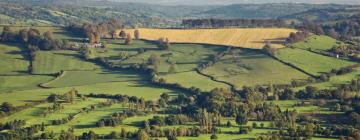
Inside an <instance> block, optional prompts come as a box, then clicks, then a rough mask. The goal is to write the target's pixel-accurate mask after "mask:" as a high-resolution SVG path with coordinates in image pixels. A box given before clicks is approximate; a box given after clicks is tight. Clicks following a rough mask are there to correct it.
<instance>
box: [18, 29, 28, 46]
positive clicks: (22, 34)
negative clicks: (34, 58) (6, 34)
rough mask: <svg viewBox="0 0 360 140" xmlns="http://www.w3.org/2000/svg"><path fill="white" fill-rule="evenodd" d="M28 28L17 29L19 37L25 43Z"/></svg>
mask: <svg viewBox="0 0 360 140" xmlns="http://www.w3.org/2000/svg"><path fill="white" fill-rule="evenodd" d="M27 32H28V30H27V29H21V30H20V31H19V39H20V41H21V42H23V43H25V42H27V40H28V33H27Z"/></svg>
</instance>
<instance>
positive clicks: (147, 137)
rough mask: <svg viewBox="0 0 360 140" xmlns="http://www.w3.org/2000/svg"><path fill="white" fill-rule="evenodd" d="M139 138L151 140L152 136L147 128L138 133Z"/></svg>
mask: <svg viewBox="0 0 360 140" xmlns="http://www.w3.org/2000/svg"><path fill="white" fill-rule="evenodd" d="M137 140H150V136H149V134H148V133H147V132H146V131H145V130H143V129H141V130H139V131H138V133H137Z"/></svg>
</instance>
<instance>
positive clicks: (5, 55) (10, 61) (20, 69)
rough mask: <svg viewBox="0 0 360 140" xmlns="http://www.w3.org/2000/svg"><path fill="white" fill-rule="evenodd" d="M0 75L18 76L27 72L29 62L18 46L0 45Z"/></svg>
mask: <svg viewBox="0 0 360 140" xmlns="http://www.w3.org/2000/svg"><path fill="white" fill-rule="evenodd" d="M0 59H1V61H0V67H1V68H0V75H18V74H25V73H27V72H28V67H29V65H30V62H29V60H28V57H27V56H26V55H24V52H23V50H22V49H21V47H20V45H19V44H4V43H0Z"/></svg>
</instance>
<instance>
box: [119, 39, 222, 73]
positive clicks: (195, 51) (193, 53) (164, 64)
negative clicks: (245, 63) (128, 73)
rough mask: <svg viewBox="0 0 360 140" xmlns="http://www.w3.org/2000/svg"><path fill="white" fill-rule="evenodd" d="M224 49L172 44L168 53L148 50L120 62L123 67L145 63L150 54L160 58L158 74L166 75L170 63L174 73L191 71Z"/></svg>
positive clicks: (209, 46) (210, 46)
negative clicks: (172, 65) (174, 67)
mask: <svg viewBox="0 0 360 140" xmlns="http://www.w3.org/2000/svg"><path fill="white" fill-rule="evenodd" d="M224 49H225V48H223V47H218V46H212V45H196V44H172V45H171V47H170V50H169V51H165V50H149V51H146V52H145V53H142V54H139V55H136V56H134V57H131V58H130V59H127V60H125V61H123V62H122V64H123V65H129V64H137V63H142V62H147V60H148V58H149V57H150V56H151V55H152V54H156V55H158V56H160V59H161V62H160V67H159V70H158V72H160V73H163V74H164V73H167V72H168V69H169V67H170V64H171V63H176V68H177V69H176V72H188V71H192V70H194V69H195V68H197V67H198V66H199V64H202V63H205V62H207V61H208V60H209V57H211V56H212V55H215V54H216V53H218V52H220V51H223V50H224Z"/></svg>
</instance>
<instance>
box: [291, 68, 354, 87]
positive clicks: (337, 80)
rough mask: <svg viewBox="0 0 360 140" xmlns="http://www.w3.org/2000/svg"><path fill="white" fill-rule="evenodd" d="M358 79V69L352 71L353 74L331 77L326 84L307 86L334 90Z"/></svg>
mask: <svg viewBox="0 0 360 140" xmlns="http://www.w3.org/2000/svg"><path fill="white" fill-rule="evenodd" d="M359 77H360V69H359V68H357V69H356V71H354V72H351V73H348V74H344V75H339V76H333V77H331V78H330V80H329V81H328V82H321V83H315V84H310V85H307V86H314V87H317V88H319V89H334V88H336V87H338V86H340V85H342V84H350V82H351V80H352V79H356V78H359ZM305 87H306V86H303V87H298V88H294V90H296V91H298V90H301V89H305Z"/></svg>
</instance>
